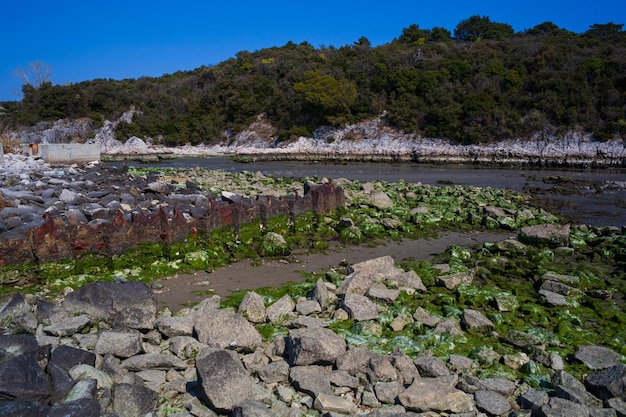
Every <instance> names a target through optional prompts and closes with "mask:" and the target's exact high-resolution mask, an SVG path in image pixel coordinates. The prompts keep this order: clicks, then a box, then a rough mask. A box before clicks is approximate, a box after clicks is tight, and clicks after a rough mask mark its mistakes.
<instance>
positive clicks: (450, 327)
mask: <svg viewBox="0 0 626 417" xmlns="http://www.w3.org/2000/svg"><path fill="white" fill-rule="evenodd" d="M433 331H434V332H435V333H438V334H451V335H454V336H463V331H462V330H461V325H460V324H459V322H458V321H457V320H456V319H455V318H453V317H450V318H447V319H445V320H444V321H442V322H440V323H439V324H437V325H436V326H435V329H434V330H433Z"/></svg>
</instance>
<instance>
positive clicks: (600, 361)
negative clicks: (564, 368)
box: [574, 346, 621, 370]
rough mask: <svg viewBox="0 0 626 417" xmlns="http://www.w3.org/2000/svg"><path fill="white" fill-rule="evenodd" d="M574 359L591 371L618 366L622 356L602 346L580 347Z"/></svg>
mask: <svg viewBox="0 0 626 417" xmlns="http://www.w3.org/2000/svg"><path fill="white" fill-rule="evenodd" d="M574 358H575V359H576V360H578V361H580V362H582V363H584V364H585V365H587V367H588V368H590V369H594V370H595V369H604V368H610V367H612V366H615V365H618V364H619V363H620V359H621V356H620V354H619V353H617V352H615V351H613V350H611V349H608V348H605V347H602V346H580V347H579V348H578V350H577V351H576V353H574Z"/></svg>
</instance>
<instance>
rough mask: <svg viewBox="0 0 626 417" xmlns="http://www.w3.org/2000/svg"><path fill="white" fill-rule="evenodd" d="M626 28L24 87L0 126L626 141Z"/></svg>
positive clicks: (296, 52)
mask: <svg viewBox="0 0 626 417" xmlns="http://www.w3.org/2000/svg"><path fill="white" fill-rule="evenodd" d="M625 91H626V32H624V31H623V25H622V24H615V23H608V24H596V25H592V26H591V27H590V28H589V30H588V31H586V32H584V33H582V34H576V33H573V32H570V31H568V30H566V29H563V28H559V27H558V26H557V25H555V24H554V23H552V22H544V23H541V24H538V25H536V26H534V27H533V28H531V29H527V30H525V31H524V32H521V33H517V34H515V33H514V32H513V29H512V28H511V26H510V25H508V24H505V23H497V22H493V21H491V20H490V19H489V18H488V17H481V16H471V17H469V18H468V19H465V20H463V21H461V22H460V23H459V24H458V25H457V27H456V28H455V30H454V38H452V37H451V33H450V31H448V30H447V29H444V28H432V29H430V30H429V29H423V28H420V27H419V26H418V25H417V24H413V25H410V26H408V27H406V28H404V29H402V31H401V33H400V35H399V36H398V37H397V38H396V39H394V40H392V41H391V42H389V43H387V44H384V45H380V46H376V47H374V46H372V44H371V43H370V41H369V40H368V39H367V38H366V37H360V38H359V39H358V40H357V41H356V42H354V43H352V44H351V45H345V46H341V47H339V48H335V47H333V46H328V47H323V46H322V47H319V48H314V47H313V46H312V45H311V44H309V43H308V42H302V43H300V44H295V43H293V42H288V43H287V44H285V45H284V46H282V47H270V48H266V49H262V50H260V51H255V52H249V51H241V52H239V53H238V54H237V55H236V56H235V57H234V58H231V59H228V60H226V61H224V62H221V63H219V64H217V65H215V66H202V67H200V68H197V69H195V70H193V71H179V72H176V73H174V74H168V75H164V76H162V77H158V78H150V77H142V78H139V79H136V80H134V79H127V80H118V81H115V80H106V79H96V80H91V81H85V82H81V83H75V84H69V85H64V86H58V85H53V84H52V83H50V82H49V80H43V81H42V82H41V83H39V84H38V85H36V86H35V85H33V84H31V83H26V82H25V83H24V86H23V88H22V92H23V99H22V100H21V101H20V102H6V103H0V106H1V107H2V111H1V113H0V129H2V130H4V129H8V128H16V127H18V126H28V125H33V124H36V123H38V122H40V121H44V120H55V119H59V118H80V117H90V118H92V120H94V123H96V124H97V123H102V121H103V120H105V119H109V120H110V119H115V118H117V117H119V116H120V115H121V114H122V113H123V112H124V111H127V110H128V109H130V108H131V107H135V108H136V109H138V110H141V113H139V114H137V115H136V116H135V118H134V119H133V121H132V123H129V124H123V125H120V127H119V128H118V134H119V137H120V139H122V138H125V137H129V136H131V135H135V136H140V137H142V136H148V137H151V138H153V139H154V140H157V141H161V142H162V143H165V144H171V145H175V144H180V143H192V144H196V143H201V142H211V141H215V140H221V139H222V137H221V135H222V134H223V133H224V132H237V131H240V130H241V129H243V128H245V127H246V126H248V125H249V124H250V123H251V122H252V121H254V120H255V118H256V117H257V116H258V115H259V114H265V115H266V117H267V118H268V119H269V120H270V121H271V122H272V124H273V125H274V126H275V127H276V128H277V129H278V135H279V139H281V140H287V139H290V138H292V137H294V136H300V135H311V134H312V133H313V132H314V131H315V129H317V128H318V127H319V126H321V125H334V126H338V125H342V124H344V123H351V122H355V121H357V120H361V119H366V118H371V117H375V116H379V115H381V114H383V113H385V114H386V122H387V123H388V124H389V125H390V126H392V127H395V128H399V129H402V130H404V131H406V132H409V133H419V134H420V135H423V136H431V137H442V138H447V139H451V140H453V141H456V142H459V143H480V142H488V141H495V140H499V139H502V138H507V137H525V136H532V135H535V134H543V135H549V134H554V133H558V132H563V131H566V130H571V129H579V130H582V131H586V132H592V133H593V135H594V137H595V138H597V139H601V140H605V139H608V138H612V137H616V136H621V137H626V122H625V120H626V93H625Z"/></svg>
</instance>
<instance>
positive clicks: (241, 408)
mask: <svg viewBox="0 0 626 417" xmlns="http://www.w3.org/2000/svg"><path fill="white" fill-rule="evenodd" d="M231 416H232V417H274V416H275V414H274V413H272V412H271V410H270V409H269V408H267V406H266V405H265V404H263V403H262V402H260V401H256V400H247V401H244V402H243V403H241V404H237V405H236V406H235V407H233V412H232V413H231Z"/></svg>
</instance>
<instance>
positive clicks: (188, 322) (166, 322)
mask: <svg viewBox="0 0 626 417" xmlns="http://www.w3.org/2000/svg"><path fill="white" fill-rule="evenodd" d="M193 325H194V319H193V316H189V315H186V316H181V317H159V318H158V319H157V320H156V321H155V322H154V326H155V327H156V328H157V329H159V331H160V332H161V333H163V335H165V336H167V337H169V338H172V337H176V336H191V335H193Z"/></svg>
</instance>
